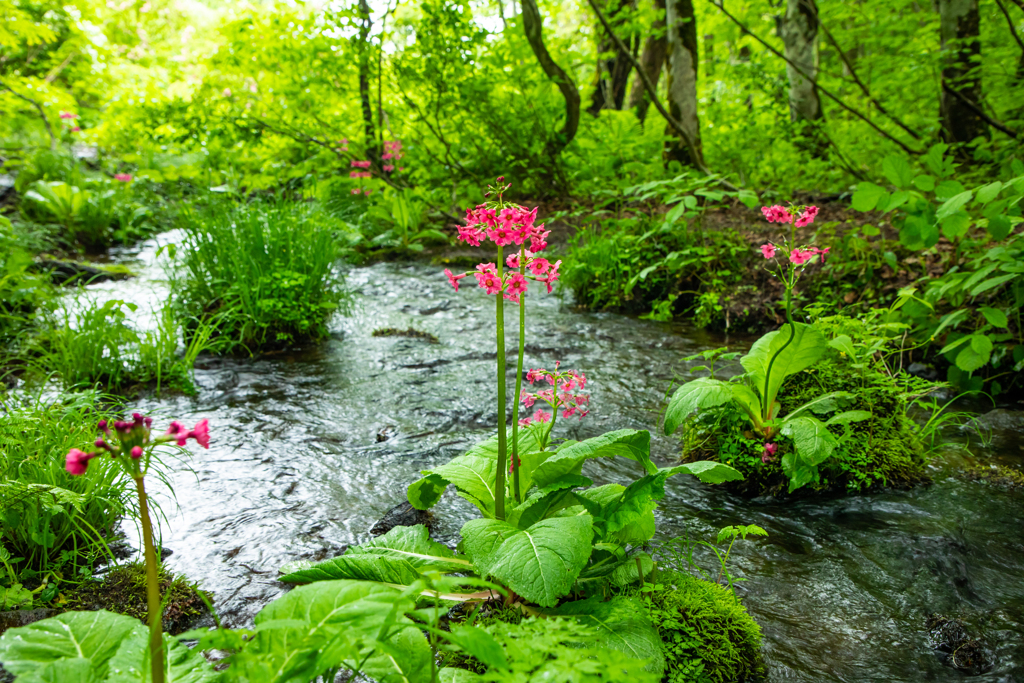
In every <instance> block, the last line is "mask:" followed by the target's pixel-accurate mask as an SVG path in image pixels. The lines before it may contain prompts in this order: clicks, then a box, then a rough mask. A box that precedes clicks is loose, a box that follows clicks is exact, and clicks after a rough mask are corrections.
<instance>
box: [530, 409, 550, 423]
mask: <svg viewBox="0 0 1024 683" xmlns="http://www.w3.org/2000/svg"><path fill="white" fill-rule="evenodd" d="M533 419H534V421H535V422H547V421H548V420H550V419H551V413H545V412H544V411H543V410H538V411H537V412H536V413H534V414H533Z"/></svg>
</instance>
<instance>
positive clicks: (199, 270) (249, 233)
mask: <svg viewBox="0 0 1024 683" xmlns="http://www.w3.org/2000/svg"><path fill="white" fill-rule="evenodd" d="M182 218H183V228H184V231H185V238H184V241H183V245H182V246H183V249H184V253H183V255H182V258H181V261H180V267H179V268H178V269H177V270H176V271H175V272H174V273H173V274H172V283H171V285H172V290H173V292H174V299H175V302H176V305H177V307H178V308H179V310H181V311H183V312H185V313H186V314H188V316H190V317H195V318H196V319H198V320H204V321H216V326H217V334H219V335H220V337H221V341H222V343H223V345H222V346H221V347H220V348H222V349H223V350H226V351H239V350H248V351H249V352H253V351H257V350H260V349H264V348H268V347H273V346H277V345H281V344H287V343H293V342H301V341H308V340H317V339H321V338H323V337H325V336H326V335H327V321H328V319H329V318H330V316H331V314H332V313H334V312H335V311H336V310H338V309H339V307H342V308H344V306H343V303H344V302H345V301H346V299H347V297H346V295H345V293H344V292H343V289H342V287H343V278H342V276H341V275H340V274H339V273H338V272H337V270H336V261H337V260H338V257H339V255H340V253H341V250H340V248H339V246H338V242H337V240H336V237H335V232H336V231H340V230H343V229H344V226H343V225H341V224H340V223H339V221H337V220H336V219H334V218H332V217H331V216H329V215H328V214H327V213H326V212H324V211H323V210H322V209H321V208H320V206H319V205H317V204H304V203H295V202H286V201H257V202H253V203H250V204H243V205H232V204H230V203H227V202H225V201H221V200H211V201H210V202H208V203H206V204H204V205H201V206H199V207H197V208H194V209H192V210H190V211H186V212H185V213H184V214H183V216H182Z"/></svg>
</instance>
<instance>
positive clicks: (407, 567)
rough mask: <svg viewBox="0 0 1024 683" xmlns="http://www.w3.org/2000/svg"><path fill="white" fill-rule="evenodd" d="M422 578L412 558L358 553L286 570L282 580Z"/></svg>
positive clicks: (403, 581)
mask: <svg viewBox="0 0 1024 683" xmlns="http://www.w3.org/2000/svg"><path fill="white" fill-rule="evenodd" d="M419 578H420V573H419V572H418V571H417V570H416V567H414V566H413V565H412V564H410V563H409V561H408V560H403V559H399V558H396V557H383V556H380V555H372V554H367V553H363V554H358V553H357V554H354V555H348V554H346V555H342V556H340V557H335V558H334V559H331V560H324V561H323V562H317V563H316V564H314V565H312V566H310V567H306V568H304V569H299V570H297V571H293V572H291V573H289V574H285V575H284V576H282V577H281V578H280V579H279V580H280V581H283V582H284V583H313V582H314V581H334V580H337V579H352V580H355V581H379V582H381V583H387V584H391V585H395V586H408V585H409V584H411V583H413V582H414V581H417V580H418V579H419Z"/></svg>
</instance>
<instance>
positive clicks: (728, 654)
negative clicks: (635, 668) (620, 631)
mask: <svg viewBox="0 0 1024 683" xmlns="http://www.w3.org/2000/svg"><path fill="white" fill-rule="evenodd" d="M645 588H646V589H647V590H644V591H641V590H640V589H636V588H634V589H631V594H632V595H635V596H636V597H637V598H638V599H639V600H640V602H641V603H642V604H643V605H644V606H645V607H646V608H647V614H648V616H649V618H650V620H651V624H652V625H653V626H654V628H655V629H657V631H658V633H659V634H660V635H661V641H662V644H663V645H664V649H665V663H666V665H667V667H666V675H665V679H664V683H736V682H738V681H754V680H758V679H760V678H762V677H763V676H764V675H765V667H764V662H763V660H762V658H761V628H760V627H759V626H758V625H757V622H755V621H754V620H753V618H752V617H751V616H750V614H749V613H748V612H747V609H746V608H745V607H744V606H743V605H742V604H741V603H740V601H739V598H737V597H736V595H735V594H734V593H733V592H732V591H730V590H729V589H727V588H724V587H722V586H719V585H718V584H714V583H711V582H710V581H703V580H701V579H697V578H694V577H692V576H690V575H688V574H680V573H676V572H662V573H661V574H660V575H659V577H658V583H657V587H656V588H655V589H654V590H649V589H650V588H651V586H650V584H648V585H647V586H646V587H645Z"/></svg>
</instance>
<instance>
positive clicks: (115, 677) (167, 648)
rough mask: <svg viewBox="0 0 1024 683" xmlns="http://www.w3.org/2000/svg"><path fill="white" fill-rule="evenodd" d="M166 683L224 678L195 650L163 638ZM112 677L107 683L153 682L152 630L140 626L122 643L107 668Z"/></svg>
mask: <svg viewBox="0 0 1024 683" xmlns="http://www.w3.org/2000/svg"><path fill="white" fill-rule="evenodd" d="M164 653H165V654H166V668H165V670H164V681H165V682H166V683H213V681H218V680H220V679H221V678H223V674H222V673H221V672H220V671H216V670H215V669H214V668H213V665H212V664H210V663H209V662H208V661H206V658H205V657H203V656H202V654H201V653H200V652H199V651H198V650H193V649H191V648H189V647H187V646H186V645H184V644H182V643H181V642H179V641H177V640H175V639H174V638H172V637H170V636H168V635H167V634H164ZM108 667H109V669H110V673H109V674H108V675H107V678H106V679H105V683H148V682H150V681H152V680H153V676H152V669H151V668H150V664H149V629H147V628H146V627H145V626H143V625H142V623H141V622H137V628H136V629H135V630H134V631H133V632H132V634H131V635H130V636H129V637H127V638H125V639H124V640H123V641H121V644H120V647H118V649H117V652H116V653H115V654H114V656H113V657H111V658H110V662H109V664H108Z"/></svg>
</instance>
